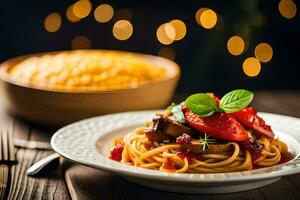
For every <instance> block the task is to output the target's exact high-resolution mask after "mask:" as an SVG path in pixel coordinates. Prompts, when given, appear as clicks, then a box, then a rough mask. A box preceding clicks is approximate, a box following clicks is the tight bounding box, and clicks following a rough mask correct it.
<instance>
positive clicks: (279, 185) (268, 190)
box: [259, 180, 300, 200]
mask: <svg viewBox="0 0 300 200" xmlns="http://www.w3.org/2000/svg"><path fill="white" fill-rule="evenodd" d="M298 184H299V183H298ZM259 191H260V192H261V193H262V194H263V196H264V197H265V198H266V199H269V200H273V199H284V200H287V199H291V200H297V199H300V192H299V190H297V189H296V188H294V187H293V186H291V185H290V184H288V183H287V182H286V181H285V180H280V181H277V182H275V183H273V184H271V185H267V186H265V187H261V188H259Z"/></svg>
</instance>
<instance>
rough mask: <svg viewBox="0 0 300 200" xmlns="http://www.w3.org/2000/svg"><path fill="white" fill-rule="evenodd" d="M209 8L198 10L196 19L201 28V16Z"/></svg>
mask: <svg viewBox="0 0 300 200" xmlns="http://www.w3.org/2000/svg"><path fill="white" fill-rule="evenodd" d="M206 9H207V8H200V9H198V10H197V12H196V15H195V19H196V22H197V24H199V25H200V26H201V22H200V16H201V15H202V13H203V12H204V11H205V10H206Z"/></svg>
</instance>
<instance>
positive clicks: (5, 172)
mask: <svg viewBox="0 0 300 200" xmlns="http://www.w3.org/2000/svg"><path fill="white" fill-rule="evenodd" d="M15 163H16V154H15V148H14V143H13V138H12V135H11V134H9V133H8V131H7V130H2V131H1V132H0V199H5V197H6V195H7V185H8V182H9V179H10V178H9V177H10V172H9V166H10V165H12V164H15Z"/></svg>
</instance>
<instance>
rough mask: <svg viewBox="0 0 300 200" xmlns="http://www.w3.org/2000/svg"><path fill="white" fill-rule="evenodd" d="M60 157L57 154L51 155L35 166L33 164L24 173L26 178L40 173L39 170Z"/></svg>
mask: <svg viewBox="0 0 300 200" xmlns="http://www.w3.org/2000/svg"><path fill="white" fill-rule="evenodd" d="M59 157H60V155H59V154H58V153H53V154H51V155H49V156H47V157H45V158H43V159H42V160H40V161H38V162H36V163H35V164H33V165H32V166H31V167H29V168H28V169H27V171H26V173H27V175H28V176H32V175H35V174H37V173H38V172H39V171H41V169H43V168H44V167H45V166H46V165H48V164H49V163H51V162H52V161H53V160H55V159H57V158H59Z"/></svg>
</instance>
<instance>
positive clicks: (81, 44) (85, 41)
mask: <svg viewBox="0 0 300 200" xmlns="http://www.w3.org/2000/svg"><path fill="white" fill-rule="evenodd" d="M91 47H92V42H91V40H90V39H89V38H88V37H86V36H83V35H79V36H75V37H74V38H73V39H72V41H71V49H90V48H91Z"/></svg>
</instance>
